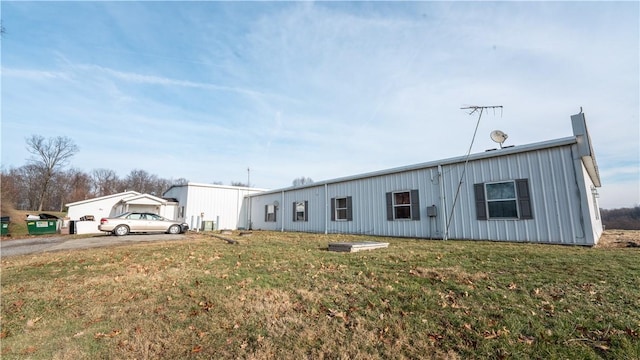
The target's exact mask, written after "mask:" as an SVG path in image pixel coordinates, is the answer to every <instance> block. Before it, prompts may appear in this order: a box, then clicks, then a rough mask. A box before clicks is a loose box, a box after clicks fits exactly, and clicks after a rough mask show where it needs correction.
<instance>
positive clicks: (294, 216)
mask: <svg viewBox="0 0 640 360" xmlns="http://www.w3.org/2000/svg"><path fill="white" fill-rule="evenodd" d="M296 210H298V209H296V202H295V201H294V202H293V221H296Z"/></svg>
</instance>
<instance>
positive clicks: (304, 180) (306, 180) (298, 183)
mask: <svg viewBox="0 0 640 360" xmlns="http://www.w3.org/2000/svg"><path fill="white" fill-rule="evenodd" d="M311 183H313V179H311V178H310V177H304V176H301V177H299V178H297V179H293V182H292V184H293V186H302V185H307V184H311Z"/></svg>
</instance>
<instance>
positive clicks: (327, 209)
mask: <svg viewBox="0 0 640 360" xmlns="http://www.w3.org/2000/svg"><path fill="white" fill-rule="evenodd" d="M324 210H325V211H324V234H325V235H326V234H328V233H329V218H330V217H331V213H330V211H331V207H329V192H328V191H327V184H326V183H325V184H324Z"/></svg>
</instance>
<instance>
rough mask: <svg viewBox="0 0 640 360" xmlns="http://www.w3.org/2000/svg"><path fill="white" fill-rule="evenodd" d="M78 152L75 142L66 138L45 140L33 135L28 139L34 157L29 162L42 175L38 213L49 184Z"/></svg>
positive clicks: (29, 148) (59, 137) (28, 148)
mask: <svg viewBox="0 0 640 360" xmlns="http://www.w3.org/2000/svg"><path fill="white" fill-rule="evenodd" d="M78 150H79V149H78V146H77V145H76V144H75V143H74V142H73V140H71V139H70V138H68V137H66V136H58V137H52V138H48V139H45V138H44V137H43V136H40V135H31V137H30V138H27V151H29V152H30V153H31V154H32V155H33V156H32V157H31V158H30V159H29V161H30V162H31V164H32V165H34V166H36V167H38V168H39V169H40V171H41V173H42V178H41V181H40V191H39V196H38V199H39V201H38V211H42V206H43V205H44V202H45V199H46V197H47V191H48V190H49V184H50V183H51V179H52V178H53V176H54V175H55V173H56V171H58V170H60V169H61V168H63V167H64V166H65V165H66V164H67V162H68V161H69V159H70V158H71V157H72V156H73V155H75V154H76V153H77V152H78Z"/></svg>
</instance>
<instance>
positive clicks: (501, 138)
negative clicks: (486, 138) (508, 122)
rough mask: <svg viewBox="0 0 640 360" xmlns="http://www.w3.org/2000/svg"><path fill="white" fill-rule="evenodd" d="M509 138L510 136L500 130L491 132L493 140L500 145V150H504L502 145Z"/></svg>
mask: <svg viewBox="0 0 640 360" xmlns="http://www.w3.org/2000/svg"><path fill="white" fill-rule="evenodd" d="M508 137H509V135H507V134H505V133H504V132H502V131H500V130H493V131H492V132H491V140H493V141H495V142H497V143H498V144H500V149H502V143H504V142H505V141H506V140H507V138H508Z"/></svg>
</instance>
